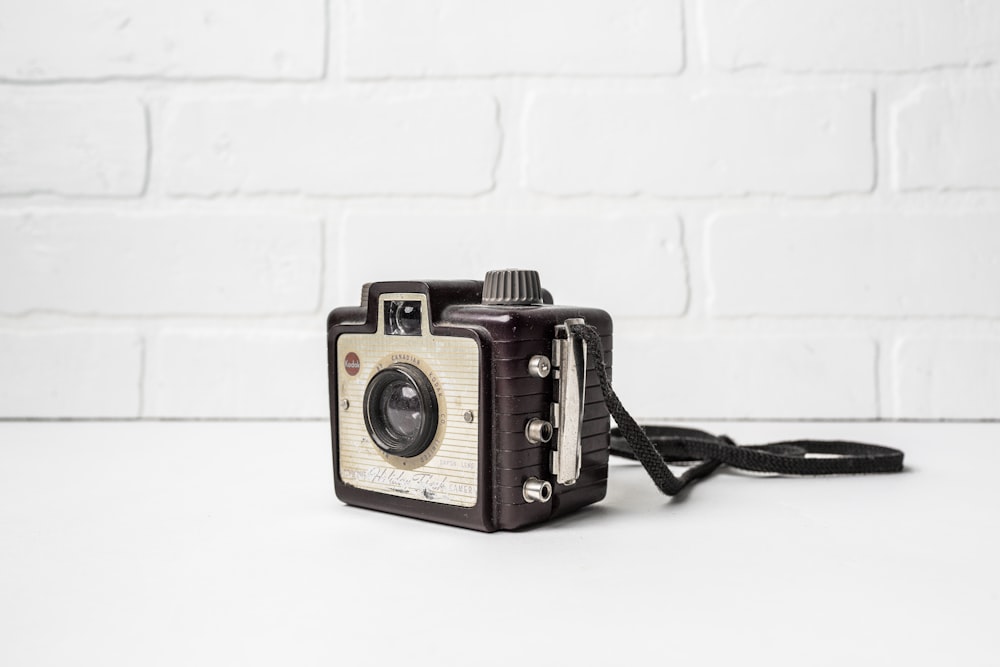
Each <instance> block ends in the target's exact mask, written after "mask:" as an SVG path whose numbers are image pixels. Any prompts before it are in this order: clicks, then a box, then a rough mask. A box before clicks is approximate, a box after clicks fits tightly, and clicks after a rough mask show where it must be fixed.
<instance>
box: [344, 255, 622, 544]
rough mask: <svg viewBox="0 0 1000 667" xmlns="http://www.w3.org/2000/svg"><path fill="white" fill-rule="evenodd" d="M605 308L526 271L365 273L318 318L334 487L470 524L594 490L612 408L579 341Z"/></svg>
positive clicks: (498, 520) (598, 495) (574, 500)
mask: <svg viewBox="0 0 1000 667" xmlns="http://www.w3.org/2000/svg"><path fill="white" fill-rule="evenodd" d="M581 321H582V322H585V323H586V324H588V325H591V326H594V327H596V328H597V330H598V332H599V334H600V335H601V340H602V342H603V351H604V356H605V360H606V361H607V363H608V367H609V368H610V362H611V330H612V324H611V316H610V315H608V314H607V313H606V312H604V311H602V310H598V309H596V308H577V307H572V306H557V305H553V303H552V295H551V294H549V292H548V291H547V290H544V289H542V287H541V285H540V283H539V278H538V274H537V273H536V272H535V271H522V270H503V271H491V272H489V273H488V274H487V275H486V280H485V281H484V282H479V281H472V280H469V281H401V282H377V283H370V284H368V285H365V287H364V288H363V291H362V297H361V306H360V307H352V308H337V309H335V310H334V311H333V312H331V313H330V316H329V319H328V321H327V344H328V351H329V374H330V413H331V420H330V421H331V426H332V429H333V468H334V486H335V488H336V492H337V497H338V498H340V499H341V500H342V501H344V502H346V503H349V504H351V505H358V506H361V507H367V508H371V509H377V510H382V511H385V512H393V513H396V514H403V515H406V516H411V517H416V518H420V519H427V520H430V521H439V522H442V523H449V524H453V525H456V526H464V527H466V528H475V529H477V530H484V531H494V530H499V529H507V530H509V529H514V528H520V527H522V526H527V525H529V524H533V523H538V522H541V521H546V520H548V519H551V518H553V517H556V516H559V515H562V514H566V513H568V512H572V511H573V510H576V509H578V508H580V507H583V506H585V505H588V504H590V503H594V502H597V501H599V500H601V499H602V498H603V497H604V495H605V491H606V489H607V476H608V446H609V433H610V420H609V416H608V411H607V409H606V408H605V405H604V401H603V398H602V394H601V388H600V385H599V384H598V380H597V376H596V374H595V373H593V372H592V371H593V368H594V366H593V357H592V355H590V354H588V350H587V346H586V343H585V342H584V341H583V339H582V338H580V337H579V336H577V335H574V334H573V332H572V331H570V326H572V325H573V324H576V323H580V322H581Z"/></svg>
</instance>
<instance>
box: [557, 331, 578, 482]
mask: <svg viewBox="0 0 1000 667" xmlns="http://www.w3.org/2000/svg"><path fill="white" fill-rule="evenodd" d="M575 324H585V322H584V321H583V319H581V318H571V319H568V320H566V321H565V323H563V324H560V325H557V326H556V337H555V340H553V341H552V356H553V357H554V359H553V366H554V367H555V377H556V379H558V380H559V402H558V403H557V404H555V405H553V406H552V407H553V409H552V419H553V423H554V424H555V426H556V450H555V451H554V452H552V461H551V467H552V473H553V474H554V475H555V476H556V482H557V483H559V484H563V485H566V486H569V485H571V484H576V480H578V479H579V478H580V466H581V464H582V462H583V445H582V443H581V440H580V434H581V431H582V429H583V409H584V390H585V389H586V386H587V343H586V341H584V340H583V338H581V337H580V336H577V335H576V334H574V333H573V332H572V331H571V330H570V327H571V326H573V325H575Z"/></svg>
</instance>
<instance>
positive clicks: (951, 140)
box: [891, 4, 1000, 190]
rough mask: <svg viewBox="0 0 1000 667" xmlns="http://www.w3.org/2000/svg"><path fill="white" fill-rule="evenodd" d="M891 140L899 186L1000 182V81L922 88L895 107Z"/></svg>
mask: <svg viewBox="0 0 1000 667" xmlns="http://www.w3.org/2000/svg"><path fill="white" fill-rule="evenodd" d="M997 8H998V10H1000V4H998V5H997ZM996 42H997V44H998V45H1000V37H998V38H997V40H996ZM891 145H892V149H893V153H892V164H893V181H894V184H895V186H896V187H897V188H899V189H901V190H920V189H930V190H944V189H973V188H1000V87H992V88H986V87H978V88H942V87H928V88H922V89H920V90H918V91H917V92H915V93H914V94H912V95H910V96H908V97H907V98H905V99H904V100H901V101H900V102H899V103H897V104H896V105H895V107H894V108H893V113H892V144H891Z"/></svg>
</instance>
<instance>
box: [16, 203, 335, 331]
mask: <svg viewBox="0 0 1000 667" xmlns="http://www.w3.org/2000/svg"><path fill="white" fill-rule="evenodd" d="M321 235H322V229H321V223H320V221H319V220H317V219H315V218H308V217H303V216H289V215H280V216H279V215H263V214H245V215H235V214H222V215H208V214H164V213H139V212H136V213H111V212H102V213H98V212H87V213H83V212H79V213H69V212H66V213H63V212H28V213H21V214H4V215H0V312H3V313H11V314H19V313H27V312H31V311H56V312H68V313H82V314H136V315H153V314H198V313H204V314H258V313H259V314H271V313H296V312H299V313H303V312H312V311H313V310H314V309H315V308H316V307H317V305H318V303H319V289H320V282H321V279H320V261H321V249H320V247H321Z"/></svg>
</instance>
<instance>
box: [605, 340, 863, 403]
mask: <svg viewBox="0 0 1000 667" xmlns="http://www.w3.org/2000/svg"><path fill="white" fill-rule="evenodd" d="M620 329H621V328H619V331H618V332H617V333H616V335H615V342H614V346H615V369H614V371H615V378H614V382H615V389H616V391H617V393H618V395H619V396H620V397H621V399H622V402H623V403H624V404H625V406H626V407H627V408H628V409H629V410H630V411H631V412H632V414H633V416H636V417H645V418H659V419H663V418H675V419H676V418H697V419H705V418H721V419H802V418H822V419H839V418H847V417H851V418H859V417H861V418H868V417H876V416H878V414H877V413H878V408H877V405H878V403H877V398H876V384H875V349H876V348H875V343H874V342H873V341H871V340H867V339H856V338H795V337H790V338H763V337H752V336H738V337H722V336H701V337H697V338H694V337H687V336H684V337H679V336H678V337H673V336H669V337H668V336H652V335H649V334H635V333H623V332H622V331H621V330H620Z"/></svg>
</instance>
